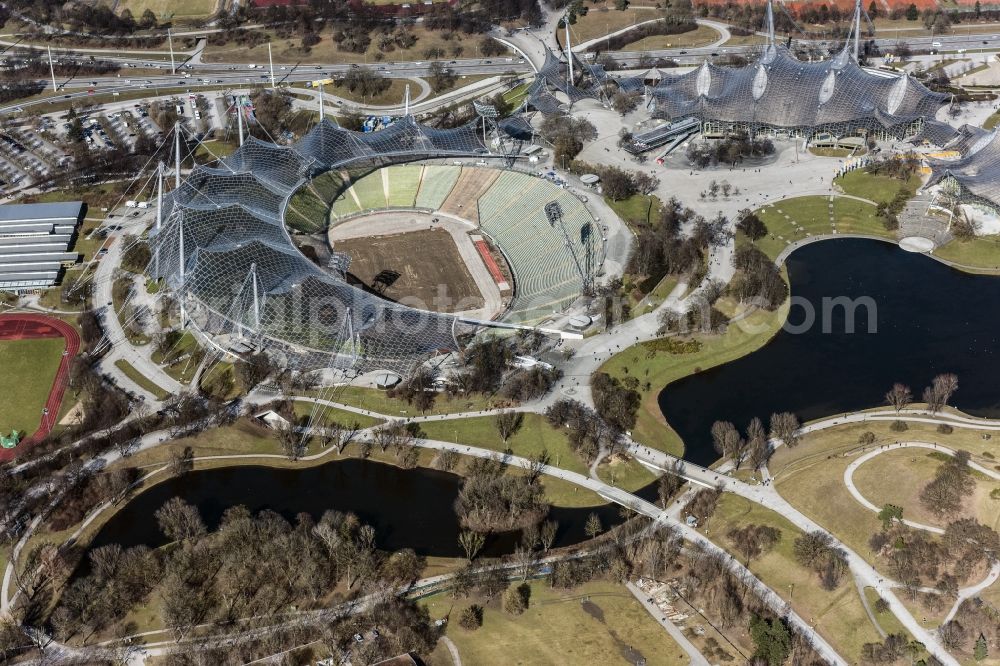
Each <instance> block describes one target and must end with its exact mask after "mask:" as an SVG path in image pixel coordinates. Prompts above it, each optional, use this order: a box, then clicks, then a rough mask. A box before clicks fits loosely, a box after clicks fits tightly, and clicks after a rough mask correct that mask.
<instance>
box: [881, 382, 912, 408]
mask: <svg viewBox="0 0 1000 666" xmlns="http://www.w3.org/2000/svg"><path fill="white" fill-rule="evenodd" d="M885 402H886V404H887V405H889V406H890V407H892V408H893V409H894V410H896V415H897V416H899V413H900V412H901V411H902V410H903V409H905V408H906V406H907V405H909V404H910V403H911V402H913V393H912V392H910V387H909V386H906V385H905V384H900V383H899V382H896V383H895V384H893V385H892V388H891V389H889V392H888V393H886V394H885Z"/></svg>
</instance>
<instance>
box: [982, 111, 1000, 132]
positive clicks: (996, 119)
mask: <svg viewBox="0 0 1000 666" xmlns="http://www.w3.org/2000/svg"><path fill="white" fill-rule="evenodd" d="M998 124H1000V111H998V112H996V113H994V114H993V115H992V116H990V117H989V118H987V119H986V121H985V122H983V129H988V130H989V129H990V130H991V129H993V128H994V127H996V126H997V125H998Z"/></svg>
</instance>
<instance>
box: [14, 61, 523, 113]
mask: <svg viewBox="0 0 1000 666" xmlns="http://www.w3.org/2000/svg"><path fill="white" fill-rule="evenodd" d="M443 62H444V63H445V65H446V66H447V67H448V68H450V69H451V70H453V71H454V73H455V74H456V75H458V76H478V75H493V76H498V75H501V74H504V73H507V72H511V71H513V72H516V73H518V74H524V73H527V72H530V71H531V66H530V65H528V64H527V63H526V62H525V61H524V60H523V59H521V58H514V57H505V58H480V59H471V60H468V59H467V60H450V61H443ZM147 64H148V61H144V63H143V67H146V66H147ZM154 66H155V64H154ZM161 67H162V65H161ZM357 67H358V66H357V65H345V64H339V65H275V67H274V81H275V84H276V85H278V86H283V85H291V84H295V83H305V82H309V81H315V80H318V79H325V78H334V77H336V76H338V75H343V74H345V73H346V72H348V71H350V70H351V69H355V68H357ZM169 68H170V66H169V65H166V69H167V70H169ZM372 69H374V70H376V71H378V72H379V73H380V74H383V75H385V76H388V77H391V78H413V77H427V76H429V75H430V61H421V62H412V63H393V64H390V65H378V66H375V67H372ZM40 81H41V82H42V83H45V84H46V85H47V90H46V92H48V93H51V92H52V82H51V80H41V79H40ZM56 84H57V85H58V86H59V94H56V95H50V96H48V97H44V98H39V99H35V100H30V101H17V102H12V103H10V104H7V105H5V106H0V113H11V112H20V111H21V110H23V109H26V108H28V107H35V106H42V107H44V106H46V105H48V104H50V103H55V102H59V101H63V100H83V99H86V98H89V97H92V96H93V94H94V93H92V92H91V91H94V92H99V93H101V94H102V95H106V94H108V93H111V94H113V93H116V92H117V93H126V92H134V91H140V90H148V91H149V95H150V96H156V95H159V94H160V93H158V92H157V89H160V88H179V87H180V88H184V89H190V90H191V92H196V91H197V89H198V88H210V87H211V88H229V87H233V88H235V87H247V86H251V85H255V84H259V85H266V86H270V84H271V72H270V70H269V69H268V68H266V67H264V68H262V67H260V66H257V67H254V68H253V69H251V68H250V67H249V66H248V65H232V64H228V65H200V64H192V65H187V66H185V67H184V68H183V69H178V72H177V74H170V73H169V71H168V72H167V73H164V74H152V75H150V74H144V73H139V72H136V73H134V74H133V73H131V72H130V70H128V69H125V70H123V71H121V72H119V73H118V74H116V75H115V76H77V77H74V78H69V79H67V78H65V77H63V78H60V77H56ZM327 91H328V92H331V93H333V92H335V89H334V88H332V87H328V88H327ZM104 101H107V100H106V99H105V100H104Z"/></svg>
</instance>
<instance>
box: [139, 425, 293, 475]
mask: <svg viewBox="0 0 1000 666" xmlns="http://www.w3.org/2000/svg"><path fill="white" fill-rule="evenodd" d="M188 446H190V447H191V448H192V449H193V450H194V455H195V457H199V456H222V455H232V454H244V453H281V447H280V446H279V445H278V442H277V440H276V439H275V438H274V436H273V434H272V433H271V431H270V430H267V429H265V428H263V427H261V426H259V425H257V424H256V423H254V422H253V421H251V420H249V419H246V418H244V419H240V420H238V421H236V423H234V424H233V425H228V426H223V427H221V428H210V429H209V430H206V431H205V432H201V433H198V434H197V435H194V436H192V437H182V438H181V439H174V440H171V441H169V442H165V443H163V444H160V445H159V446H155V447H153V448H151V449H147V450H145V451H140V452H139V453H136V454H134V455H132V456H129V457H128V458H127V459H126V460H125V461H123V463H124V464H126V465H127V466H128V467H148V466H151V465H159V464H163V463H165V462H168V461H169V460H170V457H171V456H172V455H173V454H175V453H180V452H182V451H183V450H184V448H185V447H188ZM256 464H261V463H256Z"/></svg>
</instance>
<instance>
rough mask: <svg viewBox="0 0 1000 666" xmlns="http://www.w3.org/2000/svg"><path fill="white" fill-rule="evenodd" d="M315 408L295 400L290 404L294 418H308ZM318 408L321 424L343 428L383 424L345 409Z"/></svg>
mask: <svg viewBox="0 0 1000 666" xmlns="http://www.w3.org/2000/svg"><path fill="white" fill-rule="evenodd" d="M315 406H316V403H312V402H306V401H304V400H296V401H295V402H293V403H292V408H293V409H294V410H295V416H298V417H300V418H301V417H308V416H309V415H310V414H312V412H313V408H314V407H315ZM320 407H322V408H323V416H322V418H321V421H322V423H329V422H331V421H336V422H337V423H340V424H341V425H344V426H350V425H351V424H353V423H357V424H358V425H359V426H361V427H362V428H371V427H373V426H377V425H379V424H380V423H384V421H383V420H382V419H377V418H374V417H372V416H366V415H364V414H355V413H354V412H349V411H347V410H345V409H337V408H336V407H329V406H326V405H320Z"/></svg>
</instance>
